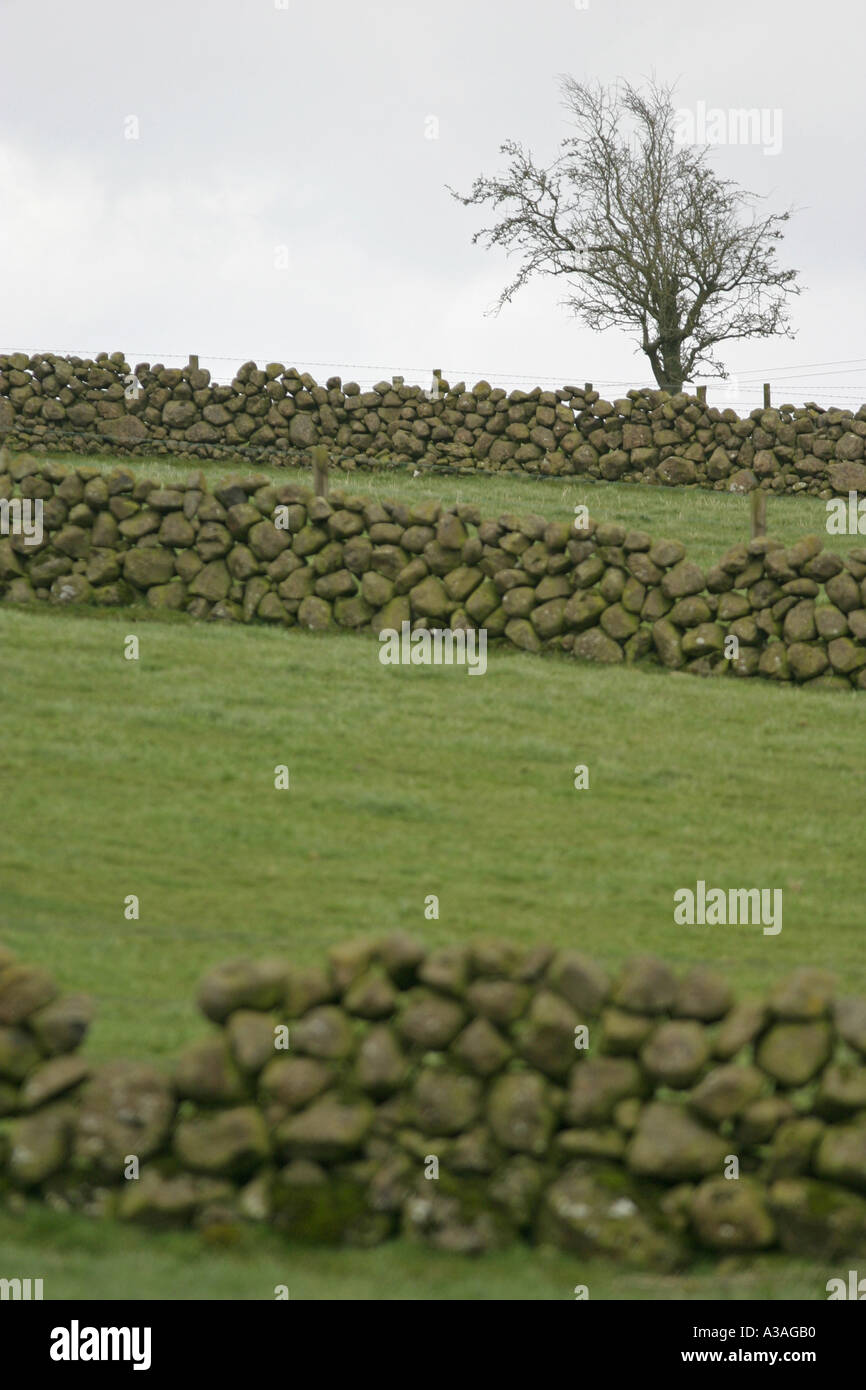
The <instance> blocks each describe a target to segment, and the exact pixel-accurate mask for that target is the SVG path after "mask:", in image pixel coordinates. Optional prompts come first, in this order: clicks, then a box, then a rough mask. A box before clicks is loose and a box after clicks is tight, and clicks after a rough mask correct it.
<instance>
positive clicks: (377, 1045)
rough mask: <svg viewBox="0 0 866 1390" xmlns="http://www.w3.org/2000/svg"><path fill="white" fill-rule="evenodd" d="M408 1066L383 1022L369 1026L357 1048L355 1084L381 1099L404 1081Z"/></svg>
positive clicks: (393, 1037) (391, 1033) (400, 1049)
mask: <svg viewBox="0 0 866 1390" xmlns="http://www.w3.org/2000/svg"><path fill="white" fill-rule="evenodd" d="M408 1070H409V1065H408V1060H407V1058H406V1055H405V1053H404V1052H403V1050H402V1048H401V1047H400V1044H399V1043H398V1041H397V1039H396V1038H395V1036H394V1034H393V1032H392V1031H391V1029H390V1028H388V1027H386V1026H385V1025H384V1024H382V1025H379V1026H377V1027H375V1028H371V1029H370V1031H369V1033H368V1034H367V1035H366V1037H365V1038H364V1039H363V1041H362V1042H361V1045H360V1047H359V1049H358V1061H357V1072H356V1075H357V1078H358V1085H359V1086H360V1087H361V1089H362V1090H363V1091H367V1092H368V1093H369V1094H370V1095H372V1096H374V1097H376V1098H381V1097H384V1096H389V1095H391V1094H393V1092H395V1091H397V1090H399V1088H400V1087H401V1086H403V1084H404V1083H405V1081H406V1077H407V1075H408Z"/></svg>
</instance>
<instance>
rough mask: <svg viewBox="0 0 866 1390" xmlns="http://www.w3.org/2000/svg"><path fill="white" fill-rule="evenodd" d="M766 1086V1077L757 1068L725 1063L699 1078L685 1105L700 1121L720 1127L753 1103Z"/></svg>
mask: <svg viewBox="0 0 866 1390" xmlns="http://www.w3.org/2000/svg"><path fill="white" fill-rule="evenodd" d="M766 1086H767V1078H766V1077H765V1076H764V1074H763V1073H762V1072H760V1071H759V1070H758V1068H757V1067H751V1066H738V1065H736V1064H735V1063H729V1064H728V1065H726V1066H721V1067H714V1068H713V1070H712V1071H710V1072H708V1073H707V1075H706V1076H705V1077H703V1079H702V1080H701V1082H700V1083H699V1085H697V1086H696V1087H695V1089H694V1090H693V1091H692V1093H691V1095H690V1096H689V1105H690V1106H691V1108H692V1110H694V1111H695V1113H696V1114H697V1115H698V1116H700V1118H701V1119H703V1120H707V1121H708V1122H709V1123H711V1124H721V1122H722V1121H723V1120H730V1119H733V1118H734V1116H736V1115H739V1114H740V1113H741V1112H742V1111H743V1110H745V1108H746V1106H747V1105H750V1104H751V1102H752V1101H754V1100H757V1099H758V1097H759V1096H760V1095H762V1094H763V1092H764V1090H765V1089H766Z"/></svg>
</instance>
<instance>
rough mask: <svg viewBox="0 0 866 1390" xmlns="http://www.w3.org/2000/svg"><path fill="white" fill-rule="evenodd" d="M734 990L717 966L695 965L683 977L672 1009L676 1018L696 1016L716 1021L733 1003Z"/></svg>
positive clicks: (710, 1021) (702, 1020) (704, 1019)
mask: <svg viewBox="0 0 866 1390" xmlns="http://www.w3.org/2000/svg"><path fill="white" fill-rule="evenodd" d="M733 1002H734V996H733V990H732V989H731V987H730V985H729V984H728V982H727V981H726V980H724V979H723V978H722V977H721V975H719V974H717V972H716V971H715V970H712V969H710V968H709V967H708V966H705V965H697V966H694V967H693V968H692V969H691V970H689V971H688V973H687V974H686V975H684V976H683V978H682V979H681V980H680V982H679V984H678V985H677V992H676V996H675V998H674V1002H673V1006H672V1010H671V1011H672V1013H673V1014H674V1016H675V1017H676V1018H696V1019H700V1021H701V1022H702V1023H714V1022H716V1020H717V1019H720V1018H723V1017H724V1016H725V1014H726V1013H728V1011H729V1010H730V1009H731V1008H732V1007H733Z"/></svg>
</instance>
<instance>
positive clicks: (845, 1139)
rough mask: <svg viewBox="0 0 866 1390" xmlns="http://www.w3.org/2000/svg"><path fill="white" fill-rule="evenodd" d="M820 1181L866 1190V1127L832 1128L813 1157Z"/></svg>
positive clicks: (854, 1125) (863, 1125) (825, 1132)
mask: <svg viewBox="0 0 866 1390" xmlns="http://www.w3.org/2000/svg"><path fill="white" fill-rule="evenodd" d="M814 1169H815V1172H816V1174H817V1176H818V1177H819V1178H829V1179H831V1180H833V1181H836V1182H840V1183H844V1184H845V1185H846V1186H848V1187H855V1188H861V1189H866V1124H863V1123H862V1122H860V1123H854V1124H849V1125H845V1124H840V1125H830V1126H829V1128H828V1129H826V1130H825V1131H824V1134H823V1136H822V1137H821V1140H820V1142H819V1144H818V1148H817V1151H816V1153H815V1158H814Z"/></svg>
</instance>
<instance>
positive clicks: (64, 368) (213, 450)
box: [0, 352, 866, 497]
mask: <svg viewBox="0 0 866 1390" xmlns="http://www.w3.org/2000/svg"><path fill="white" fill-rule="evenodd" d="M132 372H133V368H132V367H131V365H130V363H129V362H128V361H126V359H125V358H124V356H123V354H122V353H120V352H115V353H112V354H110V355H109V354H102V355H100V356H99V357H97V358H96V359H95V360H91V359H85V358H79V357H61V356H57V355H56V354H53V353H37V354H35V355H29V354H27V353H23V352H18V353H11V354H6V355H0V439H2V435H3V433H4V432H6V433H7V434H8V443H9V445H10V447H12V448H13V449H40V450H47V451H51V452H54V453H57V452H58V451H60V450H66V451H69V450H72V451H78V452H81V453H83V454H88V453H94V452H103V453H108V454H123V453H144V454H171V455H173V456H181V457H185V458H192V459H196V458H201V459H207V458H221V457H225V456H226V454H232V455H238V456H246V457H248V458H250V459H254V460H256V459H257V460H258V461H259V462H261V463H265V462H267V463H271V464H274V463H276V464H279V463H297V462H299V461H304V460H305V459H306V457H307V451H308V450H309V448H310V447H311V446H312V445H313V444H316V443H321V442H324V443H325V444H327V445H328V448H329V451H330V452H331V455H332V457H333V458H334V459H335V460H337V461H338V462H339V463H340V465H341V466H342V467H343V468H348V469H351V468H353V467H357V466H364V465H373V466H381V465H382V464H388V463H396V464H407V463H411V464H413V465H415V466H417V467H419V468H428V467H432V468H435V467H448V468H456V469H458V470H465V471H467V472H476V471H477V472H513V471H517V472H526V473H530V474H536V475H542V476H544V475H547V476H553V477H558V476H573V475H586V476H588V477H592V478H597V479H608V480H614V479H624V480H626V481H634V482H646V483H657V484H661V485H668V486H672V485H677V484H700V485H701V486H704V487H710V488H715V489H722V490H726V489H731V490H735V491H749V490H751V489H753V488H755V487H762V488H765V489H769V490H772V491H774V492H793V493H799V492H806V493H812V494H817V495H819V496H822V497H830V496H833V495H836V494H839V495H842V494H846V493H848V492H849V491H852V490H854V491H862V492H866V460H864V446H866V406H862V407H861V408H860V409H859V410H858V411H857V412H856V413H855V412H853V411H850V410H835V409H833V410H824V409H821V408H820V407H819V406H817V405H815V404H814V403H810V404H808V405H805V406H802V407H795V406H794V405H791V404H782V405H781V406H780V407H779V408H778V409H768V410H761V409H758V410H753V411H752V412H751V414H750V415H749V416H748V417H747V418H744V419H741V418H740V417H739V416H738V415H737V414H736V413H735V412H734V411H733V410H719V409H717V408H715V407H708V406H706V405H705V404H703V403H702V402H701V401H699V400H698V399H697V398H696V397H694V396H688V395H686V394H682V393H681V394H677V395H669V394H668V393H667V392H663V391H652V390H634V391H629V392H628V393H627V395H625V396H624V397H622V398H621V399H618V400H614V401H606V400H602V399H600V397H599V394H598V392H597V391H593V390H584V389H580V388H578V387H574V386H564V387H562V388H561V389H560V390H556V391H543V390H542V389H541V388H540V387H535V388H534V389H533V390H530V391H511V392H510V393H506V392H505V391H504V390H502V389H500V388H493V387H491V386H490V385H489V384H488V383H487V382H484V381H481V382H477V383H476V384H475V385H474V386H473V387H471V388H468V387H467V386H466V384H465V383H464V382H459V383H456V384H454V385H453V386H452V385H450V384H449V383H448V382H446V381H442V380H441V379H440V381H439V384H438V387H437V390H436V394H435V399H430V394H431V391H430V389H427V388H422V387H420V386H411V385H407V384H405V383H404V382H403V380H402V378H399V377H396V378H394V379H393V380H392V381H390V382H389V381H382V382H379V383H377V384H376V386H375V387H374V388H373V389H372V390H370V391H362V390H361V389H360V387H359V386H358V384H357V383H355V382H347V383H345V384H344V383H343V382H342V381H341V379H340V378H339V377H330V378H329V379H328V380H327V381H326V382H325V385H324V386H320V385H318V384H317V383H316V381H314V379H313V378H312V377H311V376H310V375H309V374H308V373H306V372H298V371H297V370H295V369H294V368H291V367H290V368H286V367H284V366H283V364H282V363H269V364H268V365H266V366H265V367H262V368H260V367H257V366H256V364H255V363H254V362H247V363H245V364H244V366H243V367H241V368H240V369H239V371H238V374H237V376H236V377H235V378H234V380H233V381H232V382H231V383H230V384H227V385H220V384H217V383H215V382H213V381H211V377H210V373H209V372H208V371H206V370H205V369H203V368H198V367H195V366H188V367H184V368H168V367H164V366H162V365H161V364H155V365H153V366H151V365H150V364H149V363H139V364H138V365H136V366H135V368H134V374H135V376H136V378H137V380H138V383H139V384H140V388H141V390H140V394H138V396H137V399H127V396H126V390H127V387H126V380H127V378H128V377H129V376H130V375H131V374H132Z"/></svg>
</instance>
